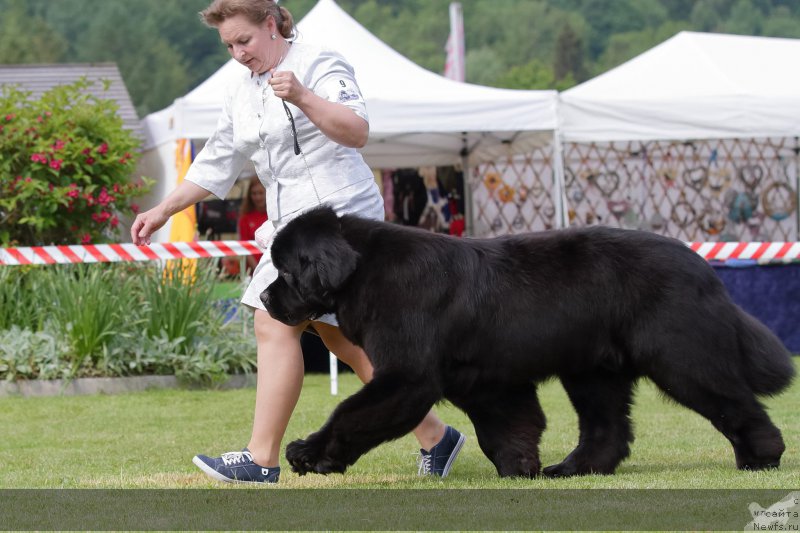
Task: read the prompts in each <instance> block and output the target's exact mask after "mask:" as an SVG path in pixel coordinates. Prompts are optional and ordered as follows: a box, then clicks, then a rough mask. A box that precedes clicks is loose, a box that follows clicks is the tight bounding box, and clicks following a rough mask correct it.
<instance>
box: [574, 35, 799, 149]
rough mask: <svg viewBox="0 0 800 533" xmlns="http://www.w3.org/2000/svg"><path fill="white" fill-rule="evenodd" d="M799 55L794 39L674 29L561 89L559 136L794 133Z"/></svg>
mask: <svg viewBox="0 0 800 533" xmlns="http://www.w3.org/2000/svg"><path fill="white" fill-rule="evenodd" d="M798 57H800V40H798V39H777V38H768V37H749V36H741V35H724V34H710V33H695V32H680V33H678V34H677V35H675V36H674V37H672V38H670V39H668V40H666V41H664V42H663V43H661V44H659V45H657V46H655V47H654V48H652V49H650V50H648V51H647V52H644V53H643V54H641V55H639V56H637V57H635V58H633V59H631V60H630V61H628V62H626V63H624V64H622V65H620V66H618V67H616V68H614V69H611V70H609V71H608V72H606V73H604V74H601V75H600V76H597V77H596V78H593V79H591V80H589V81H587V82H585V83H582V84H580V85H578V86H576V87H573V88H572V89H569V90H567V91H565V92H564V93H562V94H561V105H560V113H561V117H562V122H561V132H562V139H563V140H564V141H574V142H590V141H596V142H603V141H615V140H629V141H636V140H640V141H644V140H668V139H677V140H687V139H729V138H757V137H792V136H797V135H800V91H798V89H797V88H798V87H800V70H798V69H796V68H794V65H795V62H796V61H797V58H798Z"/></svg>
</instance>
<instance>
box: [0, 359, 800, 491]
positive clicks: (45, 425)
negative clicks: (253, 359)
mask: <svg viewBox="0 0 800 533" xmlns="http://www.w3.org/2000/svg"><path fill="white" fill-rule="evenodd" d="M359 386H360V384H359V383H358V381H357V380H356V378H355V377H354V376H353V375H352V374H344V375H341V376H340V394H339V395H338V396H331V395H330V393H329V383H328V377H327V376H326V375H309V376H307V377H306V381H305V385H304V388H303V394H302V396H301V398H300V402H299V405H298V407H297V410H296V411H295V414H294V417H293V418H292V421H291V424H290V426H289V429H288V432H287V439H286V441H285V442H284V444H286V442H289V441H290V440H292V439H295V438H299V437H304V436H306V435H307V434H308V433H310V432H312V431H314V430H316V429H317V428H318V427H319V426H320V425H321V424H322V423H323V422H324V420H325V419H326V417H327V415H328V414H329V413H330V412H331V410H332V409H333V408H334V406H335V405H336V404H337V403H338V402H339V401H341V400H342V399H343V398H344V397H345V396H346V395H348V394H351V393H352V392H354V391H356V390H357V389H358V387H359ZM540 391H541V392H540V395H541V400H542V405H543V408H544V410H545V413H546V414H547V418H548V428H547V430H546V432H545V434H544V437H543V441H542V445H541V454H542V462H543V464H544V465H548V464H553V463H556V462H559V461H561V459H562V458H563V457H564V456H565V455H566V454H567V453H569V452H570V451H571V450H572V448H573V447H574V445H575V442H576V439H577V429H576V423H577V419H576V416H575V414H574V412H573V410H572V408H571V406H570V404H569V401H568V399H567V397H566V394H565V393H564V391H563V389H562V388H561V385H560V384H559V383H558V382H557V381H553V382H548V383H546V384H544V385H542V387H541V389H540ZM253 399H254V390H253V389H243V390H234V391H196V390H170V391H149V392H144V393H136V394H125V395H119V396H107V395H101V396H83V397H57V398H6V399H0V432H1V433H2V438H0V488H5V489H8V488H62V487H70V488H183V487H192V488H209V487H219V486H223V484H219V483H217V482H214V481H212V480H210V479H209V478H207V477H206V476H205V475H203V474H202V473H200V471H199V470H198V469H197V468H196V467H195V466H194V465H193V464H192V463H191V458H192V456H193V455H194V454H196V453H206V454H218V453H221V452H224V451H230V450H235V449H240V448H242V447H243V446H245V445H246V444H247V440H248V438H249V435H250V426H251V417H252V410H253ZM765 403H766V404H767V406H768V407H769V412H770V415H771V417H772V419H773V421H774V422H775V423H776V424H777V425H778V427H780V428H781V430H782V431H783V435H784V439H785V441H786V444H787V450H786V453H785V454H784V457H783V462H782V466H781V468H780V470H776V471H768V472H740V471H738V470H736V468H735V466H734V458H733V451H732V449H731V447H730V445H729V444H728V442H727V441H726V440H725V439H724V438H723V437H722V435H720V434H719V433H718V432H717V431H716V430H714V429H713V428H712V427H711V425H710V424H709V423H708V422H707V421H706V420H704V419H702V418H701V417H700V416H698V415H696V414H695V413H694V412H691V411H688V410H686V409H684V408H682V407H680V406H678V405H676V404H674V403H672V402H670V401H667V400H665V399H664V398H663V397H662V396H661V395H660V394H659V393H658V391H657V390H656V389H655V387H653V386H652V385H651V384H650V383H649V382H642V383H641V384H640V386H639V389H638V392H637V395H636V406H635V408H634V412H633V416H634V422H635V428H636V442H635V443H634V444H633V450H632V453H631V457H630V458H629V459H628V460H627V461H625V462H624V463H623V464H622V465H621V466H620V468H619V469H618V470H617V474H616V475H613V476H585V477H578V478H571V479H555V480H553V479H533V480H527V479H501V478H499V477H498V476H497V474H496V472H495V470H494V467H493V465H492V464H491V463H490V462H489V461H488V459H486V457H485V456H484V455H483V454H482V453H481V451H480V448H479V447H478V443H477V440H476V438H475V434H474V431H473V428H472V425H471V424H470V423H469V421H468V419H467V418H466V416H465V415H464V414H463V413H462V412H460V411H458V410H457V409H455V408H454V407H452V406H450V405H449V404H443V405H440V406H438V407H437V411H438V412H439V414H440V415H441V417H442V418H443V419H444V420H445V421H446V422H448V423H450V424H451V425H453V426H455V427H457V428H458V429H460V430H461V431H462V432H464V433H466V435H467V438H468V440H467V443H466V445H465V447H464V449H463V450H462V452H461V455H460V456H459V458H458V461H457V463H456V464H455V466H454V468H453V470H452V472H451V474H450V476H449V477H448V478H447V479H445V480H440V479H430V478H419V477H417V475H416V457H415V452H416V451H417V444H416V441H415V439H414V438H413V436H406V437H403V438H402V439H399V440H397V441H394V442H391V443H388V444H384V445H382V446H380V447H379V448H377V449H375V450H373V451H372V452H370V453H369V454H367V455H366V456H364V457H362V458H361V460H359V462H358V463H357V464H356V465H354V466H353V467H351V468H350V470H348V472H347V473H346V474H344V475H331V476H327V477H326V476H319V475H307V476H303V477H300V476H297V475H295V474H293V473H292V472H291V471H290V469H289V468H288V467H287V465H286V464H285V463H284V464H283V465H282V466H283V467H284V469H283V472H282V477H281V483H280V485H279V487H280V488H287V489H292V488H295V489H296V488H322V487H324V488H393V489H394V488H409V489H417V488H560V489H567V488H570V489H572V488H609V489H619V488H659V489H662V488H745V489H783V488H797V487H798V486H800V417H798V415H797V406H798V405H800V382H797V383H795V385H794V386H793V387H792V388H791V389H790V390H789V391H787V392H786V393H784V394H782V395H781V396H779V397H777V398H769V399H767V400H765ZM224 486H228V485H224Z"/></svg>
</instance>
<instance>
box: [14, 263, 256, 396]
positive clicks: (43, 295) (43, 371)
mask: <svg viewBox="0 0 800 533" xmlns="http://www.w3.org/2000/svg"><path fill="white" fill-rule="evenodd" d="M216 283H217V278H216V269H215V268H214V265H213V263H212V262H210V261H198V262H197V268H196V270H195V271H194V272H190V271H187V270H184V269H182V268H181V266H180V263H179V262H177V261H175V262H168V263H167V266H160V265H158V264H149V263H148V264H137V263H131V264H128V263H124V264H113V263H112V264H91V265H59V266H49V267H31V268H28V267H25V268H16V267H7V268H5V269H0V303H2V304H3V306H2V308H0V379H5V380H15V379H29V378H43V379H51V378H55V377H64V378H73V377H86V376H131V375H147V374H161V375H164V374H174V375H176V376H177V377H178V378H179V379H180V380H182V381H184V382H192V383H202V384H207V385H214V384H217V383H219V382H220V381H221V380H223V379H225V378H226V377H227V376H228V375H229V374H236V373H248V372H251V371H252V370H254V369H255V365H256V347H255V338H254V336H253V334H252V330H251V328H250V327H249V324H243V323H242V320H248V321H249V316H250V314H249V313H241V314H240V315H239V316H238V320H233V321H228V322H227V323H226V321H225V314H226V309H224V308H223V306H221V305H219V302H214V301H213V299H212V298H211V295H212V293H213V292H214V289H215V286H216ZM7 303H10V304H11V305H6V304H7ZM11 307H13V308H15V309H16V310H10V308H11ZM23 308H24V309H28V310H29V311H30V313H26V312H24V310H23ZM15 321H19V322H18V323H15Z"/></svg>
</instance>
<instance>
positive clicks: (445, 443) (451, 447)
mask: <svg viewBox="0 0 800 533" xmlns="http://www.w3.org/2000/svg"><path fill="white" fill-rule="evenodd" d="M465 440H467V437H466V436H464V435H463V434H462V433H461V432H459V431H458V430H456V429H453V428H451V427H450V426H447V428H445V430H444V437H442V440H440V441H439V443H438V444H437V445H436V446H434V447H433V448H431V450H430V451H428V450H423V449H421V448H420V450H419V461H418V466H419V470H418V471H417V474H418V475H420V476H440V477H447V474H449V473H450V468H451V467H452V466H453V461H455V460H456V457H458V452H460V451H461V447H462V446H463V445H464V441H465Z"/></svg>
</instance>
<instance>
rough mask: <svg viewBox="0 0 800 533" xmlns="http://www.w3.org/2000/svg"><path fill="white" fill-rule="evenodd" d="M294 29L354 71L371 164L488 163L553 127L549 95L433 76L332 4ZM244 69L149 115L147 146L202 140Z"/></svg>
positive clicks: (226, 72) (227, 69)
mask: <svg viewBox="0 0 800 533" xmlns="http://www.w3.org/2000/svg"><path fill="white" fill-rule="evenodd" d="M443 16H444V15H443ZM297 27H298V31H299V40H301V41H305V42H320V43H330V44H331V45H332V46H333V47H334V48H335V49H337V50H338V51H340V52H341V53H342V54H343V55H344V56H345V57H346V58H347V60H348V61H349V62H350V63H351V64H352V65H353V67H354V68H355V71H356V78H357V79H358V82H359V86H360V87H361V90H362V92H363V94H364V97H365V99H366V101H367V111H368V112H369V116H370V140H369V143H368V145H367V146H366V147H365V148H364V149H363V150H362V153H363V154H364V156H365V158H366V159H367V161H368V162H369V164H370V165H372V166H374V167H390V166H403V165H408V166H418V165H427V164H451V163H454V162H456V161H458V160H459V159H460V154H461V153H462V150H463V149H464V148H466V151H467V152H469V155H470V156H471V158H472V159H473V160H474V159H489V158H492V157H495V156H497V155H499V154H501V153H502V154H506V153H508V152H509V150H513V151H524V150H527V149H529V148H530V147H531V146H532V145H536V144H540V143H542V142H548V140H549V139H550V138H551V136H552V131H553V130H554V129H555V128H556V126H557V123H558V119H557V112H556V108H557V102H558V97H557V93H556V92H555V91H517V90H508V89H496V88H490V87H483V86H478V85H472V84H468V83H460V82H456V81H453V80H449V79H447V78H444V77H443V76H439V75H437V74H434V73H432V72H430V71H428V70H425V69H423V68H422V67H420V66H418V65H416V64H415V63H413V62H411V61H410V60H408V59H406V58H405V57H403V56H402V55H401V54H399V53H398V52H396V51H395V50H393V49H392V48H390V47H389V46H387V45H386V44H385V43H383V42H382V41H381V40H380V39H378V38H377V37H375V36H374V35H373V34H371V33H370V32H369V31H367V30H366V29H365V28H364V27H363V26H361V25H360V24H359V23H358V22H356V21H355V20H354V19H353V18H352V17H350V16H349V15H348V14H347V13H345V12H344V11H343V10H342V9H341V8H340V7H339V6H338V5H337V4H336V3H335V2H334V1H333V0H319V2H318V3H317V4H316V6H315V7H314V8H313V9H312V10H311V11H309V13H308V14H307V15H306V16H305V17H304V18H303V19H302V20H301V21H300V22H299V23H298V25H297ZM244 68H245V67H243V66H241V65H240V64H238V63H236V62H235V61H234V60H230V61H228V62H227V63H226V64H225V65H224V66H223V67H222V68H220V69H219V70H218V71H217V72H216V73H214V74H213V75H212V76H211V77H210V78H208V79H207V80H206V81H204V82H203V83H202V84H200V85H199V86H198V87H197V88H195V89H194V90H193V91H191V92H189V93H188V94H187V95H186V96H184V97H183V98H179V99H177V100H176V101H175V104H174V105H173V106H171V107H170V108H168V109H165V110H163V111H159V112H157V113H154V114H153V115H150V116H148V117H147V118H146V122H145V123H146V130H147V131H148V133H149V139H148V141H149V142H148V144H149V145H150V146H152V145H157V144H161V143H162V142H164V141H165V140H170V139H175V138H179V137H190V138H199V139H203V138H207V137H208V136H209V135H210V134H211V132H212V131H213V128H214V126H215V125H216V121H217V118H218V114H219V110H220V106H221V98H222V94H223V90H222V88H223V87H224V84H225V83H226V80H228V79H230V76H231V74H230V73H231V71H234V70H236V69H244Z"/></svg>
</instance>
